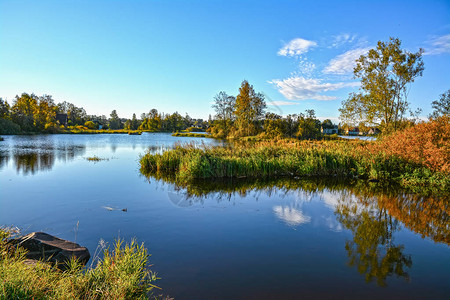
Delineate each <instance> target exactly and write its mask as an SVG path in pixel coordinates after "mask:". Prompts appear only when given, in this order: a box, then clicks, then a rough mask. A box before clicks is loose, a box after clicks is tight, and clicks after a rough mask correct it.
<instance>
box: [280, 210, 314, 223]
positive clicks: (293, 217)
mask: <svg viewBox="0 0 450 300" xmlns="http://www.w3.org/2000/svg"><path fill="white" fill-rule="evenodd" d="M273 211H274V212H275V215H276V216H277V217H278V218H280V219H281V220H283V221H284V222H286V223H287V224H288V225H291V226H295V225H300V224H305V223H309V222H310V221H311V217H309V216H306V215H305V214H303V212H302V211H301V210H298V209H295V208H292V207H288V206H285V207H283V206H275V207H274V208H273Z"/></svg>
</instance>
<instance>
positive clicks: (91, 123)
mask: <svg viewBox="0 0 450 300" xmlns="http://www.w3.org/2000/svg"><path fill="white" fill-rule="evenodd" d="M84 126H85V127H87V128H89V129H97V124H95V123H94V122H92V121H86V122H85V123H84Z"/></svg>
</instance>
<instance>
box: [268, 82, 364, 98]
mask: <svg viewBox="0 0 450 300" xmlns="http://www.w3.org/2000/svg"><path fill="white" fill-rule="evenodd" d="M269 83H271V84H273V85H275V86H276V88H277V89H278V91H279V92H280V93H281V94H282V95H283V96H284V97H286V99H288V100H309V99H312V100H334V99H336V97H332V96H326V95H322V94H321V93H323V92H328V91H334V90H338V89H341V88H344V87H352V86H358V85H359V83H355V82H348V83H346V82H338V83H326V82H325V83H324V82H322V81H321V80H320V79H315V78H305V77H302V76H291V77H289V78H286V79H283V80H279V79H274V80H272V81H269Z"/></svg>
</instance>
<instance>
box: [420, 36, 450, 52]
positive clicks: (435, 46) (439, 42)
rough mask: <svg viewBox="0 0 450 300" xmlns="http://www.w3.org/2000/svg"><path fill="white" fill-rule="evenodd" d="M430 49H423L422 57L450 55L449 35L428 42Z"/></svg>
mask: <svg viewBox="0 0 450 300" xmlns="http://www.w3.org/2000/svg"><path fill="white" fill-rule="evenodd" d="M430 44H431V47H429V48H427V49H425V53H424V55H438V54H444V53H450V34H447V35H443V36H440V37H437V38H434V39H432V40H431V41H430Z"/></svg>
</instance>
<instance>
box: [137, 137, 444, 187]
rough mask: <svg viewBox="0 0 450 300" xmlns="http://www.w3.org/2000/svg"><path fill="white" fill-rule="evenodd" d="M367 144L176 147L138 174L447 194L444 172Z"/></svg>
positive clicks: (152, 157)
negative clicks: (355, 182) (323, 181)
mask: <svg viewBox="0 0 450 300" xmlns="http://www.w3.org/2000/svg"><path fill="white" fill-rule="evenodd" d="M372 145H373V143H371V142H363V141H297V140H278V141H263V142H256V143H251V144H250V143H241V144H234V145H230V146H224V147H208V146H204V145H203V146H202V147H198V146H195V145H192V144H188V145H184V146H180V145H178V146H177V147H175V148H174V149H173V150H169V151H166V152H163V153H156V154H150V153H147V154H146V155H144V156H143V157H141V161H140V162H141V172H142V173H143V174H146V175H151V176H172V177H175V178H176V181H177V182H179V183H188V182H192V181H193V180H195V179H205V178H251V177H254V178H269V177H278V176H298V177H311V176H338V177H345V178H354V177H358V178H365V179H377V180H380V181H390V182H398V183H401V184H402V185H403V186H405V187H410V188H414V187H418V186H420V188H421V189H423V188H424V187H426V188H430V189H435V190H441V191H448V189H449V188H450V179H449V177H448V176H446V174H444V173H440V172H438V171H433V170H431V169H429V168H428V167H426V166H424V165H423V164H420V163H418V162H414V161H411V160H408V159H406V158H404V157H400V156H398V155H389V154H386V153H385V152H383V151H381V150H377V151H374V150H373V149H374V147H373V146H372Z"/></svg>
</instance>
